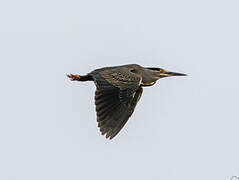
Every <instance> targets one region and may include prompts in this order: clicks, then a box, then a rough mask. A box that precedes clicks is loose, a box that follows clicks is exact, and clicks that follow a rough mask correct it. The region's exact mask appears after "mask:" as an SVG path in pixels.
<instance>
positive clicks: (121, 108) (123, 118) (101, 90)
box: [92, 71, 143, 139]
mask: <svg viewBox="0 0 239 180" xmlns="http://www.w3.org/2000/svg"><path fill="white" fill-rule="evenodd" d="M92 76H93V78H94V82H95V84H96V87H97V89H96V92H95V105H96V112H97V122H98V127H99V128H100V131H101V133H102V135H105V134H106V138H108V137H109V138H110V139H112V138H113V137H115V136H116V135H117V134H118V133H119V131H120V130H121V129H122V128H123V126H124V125H125V123H126V122H127V121H128V119H129V117H130V116H131V115H132V113H133V112H134V109H135V106H136V104H137V102H138V101H139V99H140V97H141V94H142V92H143V89H142V88H141V87H140V82H141V78H140V77H138V76H135V75H134V74H130V72H128V73H125V74H121V73H120V72H114V71H103V72H95V73H92Z"/></svg>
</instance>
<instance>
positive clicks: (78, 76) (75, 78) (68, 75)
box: [67, 74, 80, 81]
mask: <svg viewBox="0 0 239 180" xmlns="http://www.w3.org/2000/svg"><path fill="white" fill-rule="evenodd" d="M67 77H68V78H70V79H71V80H72V81H79V80H80V75H73V74H67Z"/></svg>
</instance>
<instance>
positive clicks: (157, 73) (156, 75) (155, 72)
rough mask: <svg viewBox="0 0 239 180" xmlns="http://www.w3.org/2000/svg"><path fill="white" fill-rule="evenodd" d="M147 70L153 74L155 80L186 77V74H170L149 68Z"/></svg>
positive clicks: (163, 70) (162, 70)
mask: <svg viewBox="0 0 239 180" xmlns="http://www.w3.org/2000/svg"><path fill="white" fill-rule="evenodd" d="M147 69H148V70H150V72H151V73H152V74H153V76H154V78H155V79H160V78H164V77H171V76H187V75H186V74H183V73H177V72H170V71H167V70H165V69H162V68H155V67H149V68H147Z"/></svg>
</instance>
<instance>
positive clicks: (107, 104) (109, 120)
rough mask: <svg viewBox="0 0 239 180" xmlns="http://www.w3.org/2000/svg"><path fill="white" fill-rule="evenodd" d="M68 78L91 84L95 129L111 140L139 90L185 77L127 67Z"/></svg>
mask: <svg viewBox="0 0 239 180" xmlns="http://www.w3.org/2000/svg"><path fill="white" fill-rule="evenodd" d="M67 76H68V77H69V78H70V79H71V80H72V81H94V83H95V85H96V91H95V105H96V112H97V122H98V127H99V128H100V131H101V133H102V135H105V134H106V138H110V139H112V138H113V137H115V136H116V135H117V134H118V133H119V131H120V130H121V129H122V128H123V126H124V125H125V123H126V122H127V121H128V119H129V117H130V116H131V115H132V113H133V112H134V109H135V106H136V104H137V102H138V101H139V99H140V97H141V94H142V92H143V89H142V87H144V86H152V85H154V84H155V83H156V81H157V80H158V79H160V78H164V77H170V76H186V74H182V73H176V72H169V71H166V70H164V69H162V68H155V67H142V66H140V65H137V64H128V65H123V66H114V67H105V68H100V69H96V70H94V71H92V72H90V73H88V74H87V75H85V76H81V75H73V74H68V75H67Z"/></svg>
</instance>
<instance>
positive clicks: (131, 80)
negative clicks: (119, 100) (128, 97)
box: [91, 66, 142, 89]
mask: <svg viewBox="0 0 239 180" xmlns="http://www.w3.org/2000/svg"><path fill="white" fill-rule="evenodd" d="M131 70H132V68H129V67H123V66H122V67H108V68H101V69H97V70H94V71H93V72H91V75H92V76H93V78H95V79H96V81H97V79H104V80H105V81H107V82H108V83H110V84H112V85H114V86H116V87H118V88H121V89H122V88H126V87H129V86H131V85H133V86H140V83H141V81H142V78H141V77H140V76H139V75H137V74H135V73H133V72H132V71H131Z"/></svg>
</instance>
